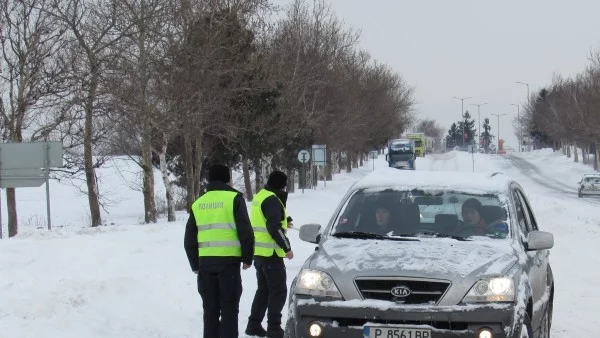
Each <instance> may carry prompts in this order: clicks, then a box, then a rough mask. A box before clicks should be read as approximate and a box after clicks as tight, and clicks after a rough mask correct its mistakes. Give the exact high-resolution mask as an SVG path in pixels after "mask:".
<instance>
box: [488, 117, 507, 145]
mask: <svg viewBox="0 0 600 338" xmlns="http://www.w3.org/2000/svg"><path fill="white" fill-rule="evenodd" d="M491 115H494V116H496V117H498V136H497V138H498V146H497V148H496V153H497V152H498V151H499V150H500V116H504V115H506V114H491Z"/></svg>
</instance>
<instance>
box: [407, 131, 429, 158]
mask: <svg viewBox="0 0 600 338" xmlns="http://www.w3.org/2000/svg"><path fill="white" fill-rule="evenodd" d="M406 138H407V139H409V140H412V141H414V143H415V156H417V157H425V152H426V149H427V139H426V137H425V133H407V134H406Z"/></svg>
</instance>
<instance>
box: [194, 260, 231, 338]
mask: <svg viewBox="0 0 600 338" xmlns="http://www.w3.org/2000/svg"><path fill="white" fill-rule="evenodd" d="M198 292H200V296H202V307H203V309H204V338H218V337H220V338H238V313H239V308H240V297H241V296H242V277H241V275H240V264H239V263H237V264H227V265H214V266H212V265H211V266H205V267H202V266H201V267H200V270H199V271H198ZM219 316H220V317H221V320H220V321H219Z"/></svg>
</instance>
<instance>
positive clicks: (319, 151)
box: [312, 144, 327, 166]
mask: <svg viewBox="0 0 600 338" xmlns="http://www.w3.org/2000/svg"><path fill="white" fill-rule="evenodd" d="M312 155H313V161H312V164H313V165H316V166H326V165H327V145H325V144H313V146H312Z"/></svg>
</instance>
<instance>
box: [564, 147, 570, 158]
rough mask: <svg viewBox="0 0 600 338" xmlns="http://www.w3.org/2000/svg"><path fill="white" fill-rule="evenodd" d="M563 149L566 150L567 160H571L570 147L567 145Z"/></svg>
mask: <svg viewBox="0 0 600 338" xmlns="http://www.w3.org/2000/svg"><path fill="white" fill-rule="evenodd" d="M565 147H566V148H567V158H571V145H570V144H568V145H566V146H565Z"/></svg>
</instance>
